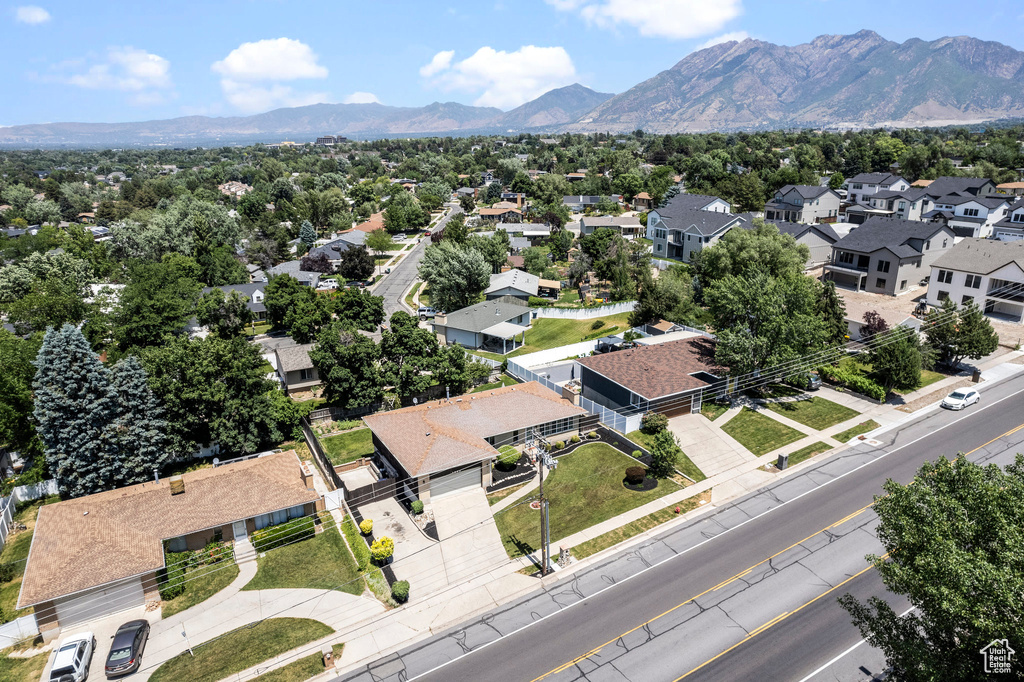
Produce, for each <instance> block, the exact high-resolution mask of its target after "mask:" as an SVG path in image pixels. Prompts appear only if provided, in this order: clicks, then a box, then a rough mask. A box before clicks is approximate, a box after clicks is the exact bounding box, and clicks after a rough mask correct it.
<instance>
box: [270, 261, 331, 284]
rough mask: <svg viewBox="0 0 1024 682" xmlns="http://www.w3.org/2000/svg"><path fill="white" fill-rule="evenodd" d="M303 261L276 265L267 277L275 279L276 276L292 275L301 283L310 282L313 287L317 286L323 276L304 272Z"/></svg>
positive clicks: (317, 273)
mask: <svg viewBox="0 0 1024 682" xmlns="http://www.w3.org/2000/svg"><path fill="white" fill-rule="evenodd" d="M301 262H302V261H297V260H290V261H288V262H287V263H281V264H280V265H275V266H274V267H272V268H268V269H267V276H268V277H274V276H276V275H290V276H292V277H294V278H295V279H297V280H299V281H300V282H309V283H310V284H311V285H312V286H316V285H317V284H318V283H319V282H320V277H321V276H322V275H321V273H319V272H309V271H307V270H303V269H302V268H301V266H300V263H301Z"/></svg>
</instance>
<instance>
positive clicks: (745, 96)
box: [0, 31, 1024, 147]
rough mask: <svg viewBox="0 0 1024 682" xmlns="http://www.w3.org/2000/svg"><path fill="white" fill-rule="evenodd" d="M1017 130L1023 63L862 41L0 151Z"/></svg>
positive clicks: (71, 132) (971, 48) (19, 132)
mask: <svg viewBox="0 0 1024 682" xmlns="http://www.w3.org/2000/svg"><path fill="white" fill-rule="evenodd" d="M1019 116H1024V52H1019V51H1017V50H1015V49H1013V48H1011V47H1008V46H1006V45H1003V44H1001V43H997V42H992V41H983V40H978V39H976V38H969V37H964V36H958V37H952V38H940V39H938V40H933V41H924V40H920V39H916V38H914V39H911V40H908V41H906V42H904V43H896V42H893V41H890V40H886V39H885V38H883V37H881V36H880V35H878V34H877V33H875V32H873V31H860V32H858V33H855V34H853V35H845V36H843V35H838V36H837V35H825V36H819V37H817V38H815V39H814V40H812V41H811V42H809V43H804V44H802V45H796V46H792V47H789V46H784V45H775V44H773V43H768V42H765V41H761V40H754V39H749V38H748V39H746V40H743V41H741V42H737V41H729V42H725V43H720V44H717V45H713V46H711V47H708V48H705V49H702V50H698V51H696V52H693V53H691V54H689V55H687V56H686V57H685V58H683V59H682V60H681V61H680V62H678V63H677V64H676V65H675V66H673V67H672V68H670V69H667V70H665V71H662V72H661V73H659V74H657V75H655V76H654V77H652V78H649V79H647V80H645V81H643V82H641V83H638V84H637V85H635V86H633V87H632V88H630V89H629V90H626V91H625V92H623V93H620V94H617V95H611V94H607V93H600V92H596V91H594V90H591V89H590V88H587V87H584V86H582V85H580V84H578V83H577V84H573V85H569V86H567V87H563V88H558V89H556V90H552V91H550V92H547V93H545V94H543V95H541V96H540V97H538V98H537V99H534V100H532V101H530V102H527V103H525V104H523V105H521V106H519V107H517V108H515V109H512V110H511V111H508V112H502V111H501V110H500V109H495V108H489V107H475V106H467V105H463V104H458V103H455V102H446V103H440V102H434V103H433V104H430V105H427V106H424V107H393V106H385V105H383V104H314V105H310V106H303V107H294V108H284V109H276V110H274V111H269V112H266V113H263V114H257V115H255V116H236V117H207V116H185V117H181V118H174V119H167V120H156V121H144V122H138V123H109V124H108V123H45V124H32V125H19V126H9V127H6V128H0V145H7V146H18V147H27V146H72V145H91V146H98V145H103V146H119V145H135V144H164V145H185V144H229V143H250V142H257V141H263V142H276V141H280V140H281V139H284V138H292V139H294V140H295V141H311V140H312V139H314V138H316V137H318V136H320V135H327V134H334V135H345V136H349V137H356V138H374V137H390V136H400V135H430V134H433V135H442V134H471V133H491V134H494V133H509V132H513V133H514V132H547V133H557V132H565V131H569V132H604V131H609V132H627V131H632V130H635V129H638V128H642V129H644V130H646V131H649V132H656V133H668V132H701V131H711V130H719V131H732V130H763V129H772V128H792V127H813V128H818V127H833V128H834V127H850V128H861V127H873V126H879V125H887V126H923V125H948V124H957V123H976V122H981V121H986V120H993V119H999V118H1010V117H1019Z"/></svg>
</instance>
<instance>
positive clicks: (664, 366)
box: [577, 337, 724, 400]
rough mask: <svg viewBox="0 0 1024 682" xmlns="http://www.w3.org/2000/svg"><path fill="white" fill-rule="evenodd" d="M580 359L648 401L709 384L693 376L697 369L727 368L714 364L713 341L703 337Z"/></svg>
mask: <svg viewBox="0 0 1024 682" xmlns="http://www.w3.org/2000/svg"><path fill="white" fill-rule="evenodd" d="M577 362H579V363H580V364H581V365H583V366H584V367H586V368H587V369H589V370H593V371H594V372H597V373H598V374H600V375H602V376H604V377H606V378H608V379H611V380H612V381H614V382H615V383H617V384H619V385H620V386H622V387H623V388H625V389H627V390H629V391H632V392H633V393H636V394H637V395H640V396H643V397H644V398H646V399H647V400H657V399H658V398H664V397H665V396H670V395H675V394H676V393H682V392H683V391H689V390H692V389H695V388H700V387H701V386H707V385H708V382H706V381H702V380H701V379H698V378H696V377H693V376H690V375H691V374H694V373H695V372H709V373H711V374H714V375H718V376H720V375H721V374H722V373H723V371H724V370H723V369H722V368H721V367H719V366H718V365H717V364H716V363H715V348H714V344H713V343H712V342H711V341H710V340H708V339H706V338H703V337H702V338H699V339H683V340H681V341H669V342H667V343H660V344H656V345H653V346H639V347H637V348H631V349H629V350H623V351H618V352H615V353H604V354H602V355H593V356H591V357H589V358H582V359H580V360H578V361H577Z"/></svg>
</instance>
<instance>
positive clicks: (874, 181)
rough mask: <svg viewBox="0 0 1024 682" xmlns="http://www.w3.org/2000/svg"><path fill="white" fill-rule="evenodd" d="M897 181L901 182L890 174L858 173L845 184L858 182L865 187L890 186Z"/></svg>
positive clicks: (897, 176) (897, 177)
mask: <svg viewBox="0 0 1024 682" xmlns="http://www.w3.org/2000/svg"><path fill="white" fill-rule="evenodd" d="M897 180H903V178H902V177H900V176H899V175H893V174H892V173H860V174H858V175H854V176H853V177H852V178H849V179H847V180H846V182H847V183H854V182H858V183H861V184H865V185H891V184H893V183H894V182H896V181H897Z"/></svg>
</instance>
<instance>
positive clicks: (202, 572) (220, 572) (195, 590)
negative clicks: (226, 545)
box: [160, 557, 238, 618]
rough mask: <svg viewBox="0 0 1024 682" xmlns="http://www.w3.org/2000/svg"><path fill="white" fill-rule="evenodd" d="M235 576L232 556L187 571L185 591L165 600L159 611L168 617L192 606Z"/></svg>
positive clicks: (236, 565)
mask: <svg viewBox="0 0 1024 682" xmlns="http://www.w3.org/2000/svg"><path fill="white" fill-rule="evenodd" d="M237 577H238V564H236V563H235V560H234V557H232V558H229V559H224V560H222V561H218V562H217V563H215V564H210V565H209V566H199V567H197V568H194V569H192V570H191V571H187V572H186V573H185V591H184V592H182V593H181V594H179V595H178V596H177V597H175V598H174V599H168V600H167V601H165V602H164V603H163V607H161V609H160V613H161V615H162V616H163V617H164V618H170V617H171V616H173V615H174V614H176V613H181V612H182V611H184V610H185V609H189V608H192V607H193V606H195V605H196V604H200V603H202V602H204V601H206V600H207V599H209V598H210V597H212V596H213V595H215V594H217V593H218V592H220V591H221V590H223V589H224V588H225V587H227V586H228V585H230V584H231V581H233V580H234V579H235V578H237Z"/></svg>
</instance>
